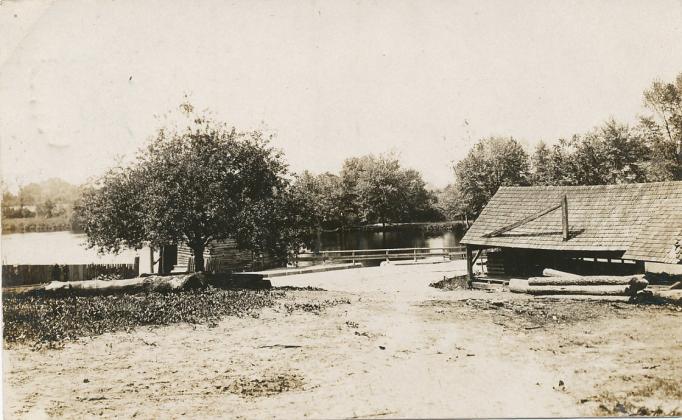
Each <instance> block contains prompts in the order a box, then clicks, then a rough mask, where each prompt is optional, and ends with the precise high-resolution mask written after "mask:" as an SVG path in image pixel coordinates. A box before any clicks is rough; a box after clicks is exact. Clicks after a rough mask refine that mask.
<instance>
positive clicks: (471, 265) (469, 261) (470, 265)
mask: <svg viewBox="0 0 682 420" xmlns="http://www.w3.org/2000/svg"><path fill="white" fill-rule="evenodd" d="M466 247H467V276H468V277H469V283H471V282H472V281H474V263H473V258H474V257H473V252H472V249H471V245H467V246H466Z"/></svg>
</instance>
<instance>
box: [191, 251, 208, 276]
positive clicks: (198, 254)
mask: <svg viewBox="0 0 682 420" xmlns="http://www.w3.org/2000/svg"><path fill="white" fill-rule="evenodd" d="M205 248H206V247H205V246H204V245H195V246H193V247H192V252H193V253H194V272H195V273H196V272H201V271H204V249H205Z"/></svg>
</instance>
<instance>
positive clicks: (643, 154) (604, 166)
mask: <svg viewBox="0 0 682 420" xmlns="http://www.w3.org/2000/svg"><path fill="white" fill-rule="evenodd" d="M574 142H575V144H574V148H575V151H574V154H573V158H572V159H571V161H572V168H573V170H574V176H575V179H576V183H577V184H578V185H600V184H622V183H630V182H644V181H645V180H646V173H645V169H644V168H645V163H644V162H645V161H646V159H647V157H648V149H647V147H646V145H645V144H644V142H643V141H642V140H641V139H640V138H639V137H638V136H637V134H636V133H635V132H633V131H632V130H630V129H629V128H628V127H627V126H626V125H623V124H618V123H617V122H615V121H614V120H609V121H607V122H606V123H605V124H603V125H602V126H600V127H597V128H596V129H595V130H592V131H591V132H589V133H587V134H586V135H584V136H582V137H581V138H578V137H575V138H574Z"/></svg>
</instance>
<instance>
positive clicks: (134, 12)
mask: <svg viewBox="0 0 682 420" xmlns="http://www.w3.org/2000/svg"><path fill="white" fill-rule="evenodd" d="M681 41H682V2H681V1H639V0H638V1H585V2H570V1H556V2H553V1H506V0H505V1H487V2H486V1H428V0H427V1H400V0H391V1H342V0H332V1H290V2H280V1H250V0H243V1H231V2H226V1H195V0H188V1H181V0H160V1H140V0H138V1H133V0H116V1H110V0H108V1H54V2H43V1H33V0H24V1H19V2H16V1H7V0H5V1H0V141H1V142H2V147H1V152H2V157H1V163H2V175H3V178H4V179H5V180H6V182H8V183H9V184H10V185H16V184H17V183H26V182H31V181H39V180H43V179H46V178H49V177H53V176H58V177H62V178H64V179H66V180H68V181H70V182H74V183H80V182H83V181H85V180H86V179H87V178H88V177H90V176H93V175H97V174H100V173H101V172H102V171H103V170H104V169H105V168H106V167H108V166H110V165H111V164H112V163H113V162H114V156H116V155H127V156H131V155H133V154H134V152H135V150H136V149H138V148H139V147H140V146H141V145H143V144H144V142H145V141H146V139H147V138H148V137H149V136H150V134H152V133H153V131H154V129H155V128H156V126H157V125H158V122H157V121H156V120H155V119H154V114H160V113H163V112H165V111H167V110H169V109H171V108H174V107H177V105H178V104H179V103H180V102H181V100H182V98H183V94H185V93H190V94H191V97H192V101H193V102H194V104H195V105H196V106H197V107H199V108H205V107H207V108H210V109H212V110H213V111H214V112H215V114H216V115H217V116H218V117H219V118H220V119H223V120H225V121H228V122H230V123H231V124H234V125H235V126H237V127H238V128H240V129H252V128H263V127H264V128H266V129H267V130H269V131H271V132H274V133H276V135H277V139H276V142H275V143H276V145H277V146H278V147H280V148H282V149H283V150H284V151H285V154H286V156H287V159H288V161H289V162H290V164H291V167H292V169H293V170H296V171H300V170H303V169H310V170H312V171H313V172H322V171H327V170H329V171H338V170H339V169H340V167H341V164H342V162H343V160H344V159H345V158H346V157H349V156H357V155H362V154H366V153H382V152H387V151H394V152H396V153H398V154H399V156H400V157H401V159H402V161H403V162H404V164H405V165H406V166H410V167H414V168H416V169H418V170H420V171H421V172H422V173H423V175H424V178H425V179H426V181H427V182H429V183H430V184H431V185H434V186H444V185H445V184H447V183H449V182H451V181H452V170H451V167H452V161H453V160H458V159H461V158H462V157H463V156H464V155H465V154H466V152H467V150H468V148H469V147H470V146H471V145H472V144H473V143H474V142H475V141H476V140H477V139H479V138H481V137H484V136H489V135H512V136H514V137H516V138H517V139H519V140H521V141H522V142H524V143H525V144H527V145H528V146H529V147H531V146H532V145H533V144H535V143H536V142H537V141H538V140H539V139H544V140H546V141H550V142H551V141H553V140H555V139H557V138H559V137H562V136H564V137H565V136H570V135H571V134H573V133H576V132H584V131H586V130H588V129H590V128H592V127H593V126H595V125H597V124H599V123H601V122H602V121H604V120H605V119H607V118H609V117H614V118H616V119H618V120H622V121H625V122H634V121H635V118H636V116H637V114H639V113H641V112H642V111H643V109H642V91H643V90H644V89H645V88H646V87H647V86H648V85H649V84H650V83H651V82H652V80H654V79H657V78H659V79H663V80H672V79H673V78H674V77H675V75H677V74H678V73H680V72H682V48H681V45H682V42H681Z"/></svg>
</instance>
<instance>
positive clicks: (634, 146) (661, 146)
mask: <svg viewBox="0 0 682 420" xmlns="http://www.w3.org/2000/svg"><path fill="white" fill-rule="evenodd" d="M644 104H645V106H646V108H647V109H648V111H649V114H648V115H643V116H640V117H639V118H638V121H637V123H636V124H634V125H633V126H630V125H628V124H624V123H621V122H617V121H615V120H613V119H609V120H608V121H606V122H604V123H603V124H602V125H600V126H598V127H596V128H594V129H592V130H590V131H588V132H586V133H584V134H576V135H573V136H572V137H571V138H568V139H559V140H558V141H557V142H555V143H554V144H552V145H551V146H550V145H547V144H546V143H544V142H542V141H541V142H539V143H538V144H537V145H536V147H535V149H534V150H533V151H532V152H531V153H530V154H528V153H527V152H526V151H525V150H524V149H523V147H522V146H521V145H520V144H519V142H518V141H516V140H515V139H514V138H512V137H490V138H485V139H482V140H480V141H479V142H478V143H477V144H476V145H475V146H474V147H473V148H472V150H471V151H470V152H469V154H468V155H467V156H466V157H465V158H464V159H463V160H461V161H459V162H458V163H457V164H456V165H455V166H454V172H455V182H454V183H453V184H451V185H449V186H448V187H447V188H445V189H444V190H443V191H441V192H440V193H439V194H438V205H439V207H440V209H441V211H442V212H443V213H444V214H445V215H446V217H447V218H449V219H454V218H459V217H462V218H473V217H476V216H477V215H478V214H479V213H480V211H481V210H482V209H483V207H484V206H485V205H486V203H487V202H488V200H490V198H492V196H493V195H494V194H495V192H496V191H497V189H498V188H499V187H500V186H513V185H520V186H524V185H599V184H622V183H635V182H655V181H679V180H682V73H681V74H680V75H678V76H677V78H676V79H675V80H674V81H672V82H662V81H656V82H654V83H653V84H652V85H651V86H650V87H649V88H648V89H647V90H645V91H644Z"/></svg>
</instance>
